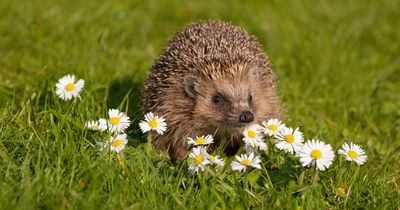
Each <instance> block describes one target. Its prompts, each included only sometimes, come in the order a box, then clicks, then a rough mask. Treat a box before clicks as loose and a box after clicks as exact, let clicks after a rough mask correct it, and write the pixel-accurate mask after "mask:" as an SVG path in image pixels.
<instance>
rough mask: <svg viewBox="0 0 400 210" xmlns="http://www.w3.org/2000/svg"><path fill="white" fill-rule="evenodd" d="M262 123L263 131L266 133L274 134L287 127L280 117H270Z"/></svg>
mask: <svg viewBox="0 0 400 210" xmlns="http://www.w3.org/2000/svg"><path fill="white" fill-rule="evenodd" d="M261 124H262V131H263V132H264V134H265V135H268V136H274V135H276V134H278V133H279V132H280V131H281V130H282V129H283V128H285V124H283V123H282V122H281V121H279V120H278V119H269V120H268V121H266V122H263V123H261Z"/></svg>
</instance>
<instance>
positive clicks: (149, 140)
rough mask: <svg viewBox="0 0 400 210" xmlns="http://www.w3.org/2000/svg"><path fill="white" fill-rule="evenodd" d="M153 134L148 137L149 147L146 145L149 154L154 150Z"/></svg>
mask: <svg viewBox="0 0 400 210" xmlns="http://www.w3.org/2000/svg"><path fill="white" fill-rule="evenodd" d="M151 140H152V139H151V133H149V134H148V135H147V145H146V150H147V153H148V154H150V152H151V151H152V150H153V145H152V143H151Z"/></svg>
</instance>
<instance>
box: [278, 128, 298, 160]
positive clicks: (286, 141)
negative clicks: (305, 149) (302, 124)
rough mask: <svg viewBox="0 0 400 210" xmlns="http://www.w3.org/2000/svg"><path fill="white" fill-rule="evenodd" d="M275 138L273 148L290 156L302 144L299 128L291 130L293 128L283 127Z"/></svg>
mask: <svg viewBox="0 0 400 210" xmlns="http://www.w3.org/2000/svg"><path fill="white" fill-rule="evenodd" d="M275 137H276V139H275V141H276V145H275V146H276V147H277V148H278V149H280V150H285V151H286V152H289V153H292V154H293V152H297V151H298V150H299V149H300V147H301V146H302V144H303V133H302V132H300V131H299V128H296V129H295V130H293V128H286V127H284V128H283V129H282V130H281V131H280V132H279V133H278V134H276V135H275Z"/></svg>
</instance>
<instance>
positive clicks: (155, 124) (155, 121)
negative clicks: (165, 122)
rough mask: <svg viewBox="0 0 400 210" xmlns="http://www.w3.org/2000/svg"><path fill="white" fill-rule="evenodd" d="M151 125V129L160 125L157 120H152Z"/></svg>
mask: <svg viewBox="0 0 400 210" xmlns="http://www.w3.org/2000/svg"><path fill="white" fill-rule="evenodd" d="M149 125H150V127H152V128H156V127H157V125H158V122H157V120H156V119H152V120H150V121H149Z"/></svg>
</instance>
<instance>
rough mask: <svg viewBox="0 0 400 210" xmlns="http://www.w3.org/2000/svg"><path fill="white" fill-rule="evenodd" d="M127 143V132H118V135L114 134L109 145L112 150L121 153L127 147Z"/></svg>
mask: <svg viewBox="0 0 400 210" xmlns="http://www.w3.org/2000/svg"><path fill="white" fill-rule="evenodd" d="M127 143H128V140H127V138H126V134H118V135H116V136H112V137H111V138H110V140H109V141H108V144H107V145H108V146H109V147H110V150H111V151H115V152H117V153H119V152H120V151H121V150H123V149H124V148H125V146H126V144H127Z"/></svg>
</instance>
